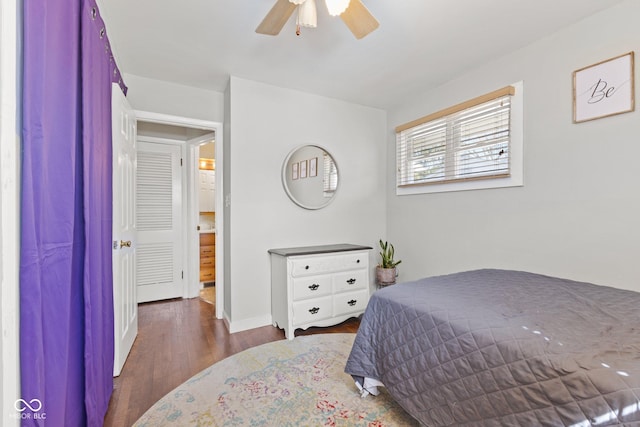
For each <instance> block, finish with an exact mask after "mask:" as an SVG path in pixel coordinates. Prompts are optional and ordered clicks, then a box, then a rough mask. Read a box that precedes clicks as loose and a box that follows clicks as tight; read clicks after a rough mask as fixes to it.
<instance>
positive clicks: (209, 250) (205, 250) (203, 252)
mask: <svg viewBox="0 0 640 427" xmlns="http://www.w3.org/2000/svg"><path fill="white" fill-rule="evenodd" d="M215 254H216V247H215V245H213V246H211V245H210V246H200V258H206V257H212V256H215Z"/></svg>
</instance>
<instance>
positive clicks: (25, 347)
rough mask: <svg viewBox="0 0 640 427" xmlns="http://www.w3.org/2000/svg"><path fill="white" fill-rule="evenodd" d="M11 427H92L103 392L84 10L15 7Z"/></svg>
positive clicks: (110, 76) (97, 191)
mask: <svg viewBox="0 0 640 427" xmlns="http://www.w3.org/2000/svg"><path fill="white" fill-rule="evenodd" d="M23 19H24V22H23V55H24V56H23V102H22V105H23V112H22V114H23V126H22V140H23V162H22V202H21V212H22V214H21V254H20V363H21V388H22V391H21V397H22V399H23V401H24V402H29V403H30V405H25V406H26V407H25V410H24V412H22V425H23V426H44V425H46V426H65V427H67V426H84V425H91V426H94V425H102V421H103V419H104V414H105V412H106V410H107V407H108V404H109V398H110V396H111V391H112V388H113V378H112V375H113V294H112V281H113V278H112V265H111V212H112V207H111V194H112V189H111V82H112V81H116V82H119V83H120V84H121V87H122V88H123V90H126V88H125V87H124V85H123V84H122V82H121V78H120V73H119V71H118V69H117V67H116V65H115V61H114V60H113V57H112V55H111V50H110V47H109V43H108V40H107V37H106V30H105V27H104V22H103V21H102V19H101V18H100V15H99V12H98V8H97V5H96V3H95V1H90V0H80V1H68V0H24V9H23Z"/></svg>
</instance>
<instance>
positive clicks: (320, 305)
mask: <svg viewBox="0 0 640 427" xmlns="http://www.w3.org/2000/svg"><path fill="white" fill-rule="evenodd" d="M331 310H332V298H331V296H326V297H321V298H315V299H310V300H304V301H299V302H294V303H293V324H294V325H303V324H305V323H310V322H315V321H317V320H322V319H328V318H330V317H331V316H332V311H331Z"/></svg>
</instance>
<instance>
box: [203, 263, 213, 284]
mask: <svg viewBox="0 0 640 427" xmlns="http://www.w3.org/2000/svg"><path fill="white" fill-rule="evenodd" d="M214 280H216V268H215V267H213V266H211V267H208V268H203V267H200V281H201V282H213V281H214Z"/></svg>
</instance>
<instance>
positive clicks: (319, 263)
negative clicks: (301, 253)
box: [290, 252, 369, 277]
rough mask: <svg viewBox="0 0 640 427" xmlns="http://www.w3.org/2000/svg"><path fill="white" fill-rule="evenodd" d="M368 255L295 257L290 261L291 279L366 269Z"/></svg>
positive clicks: (359, 253)
mask: <svg viewBox="0 0 640 427" xmlns="http://www.w3.org/2000/svg"><path fill="white" fill-rule="evenodd" d="M368 260H369V254H368V253H366V252H354V253H350V252H349V253H344V254H340V255H326V256H310V257H296V258H292V259H291V260H290V263H291V265H290V270H291V275H292V276H293V277H299V276H310V275H316V274H325V273H332V272H336V271H344V270H353V269H357V268H364V269H366V268H367V265H368Z"/></svg>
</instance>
